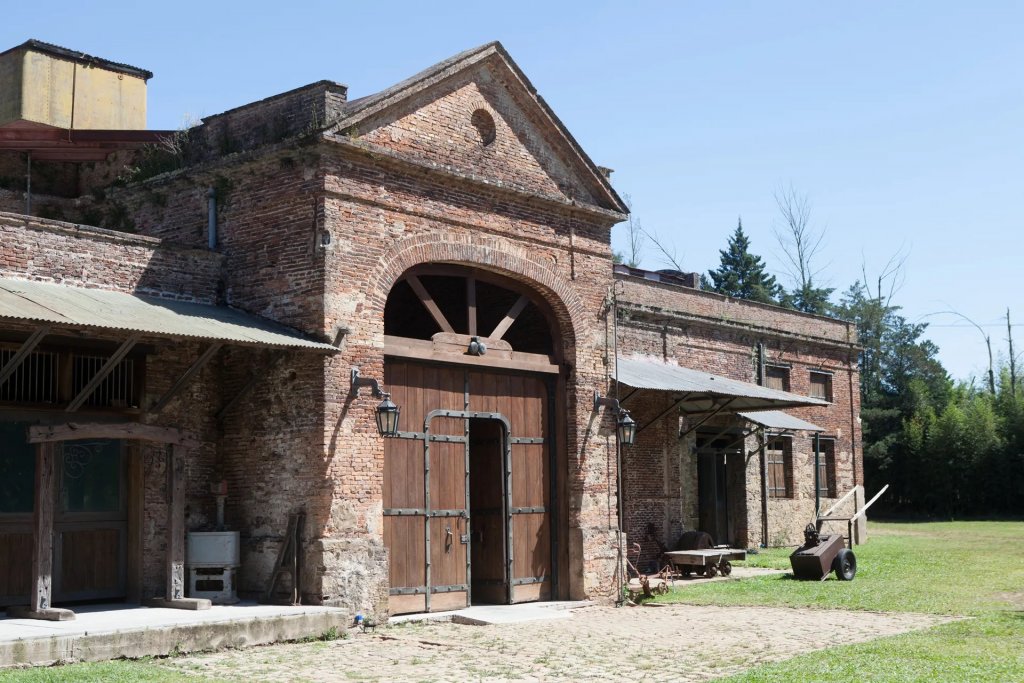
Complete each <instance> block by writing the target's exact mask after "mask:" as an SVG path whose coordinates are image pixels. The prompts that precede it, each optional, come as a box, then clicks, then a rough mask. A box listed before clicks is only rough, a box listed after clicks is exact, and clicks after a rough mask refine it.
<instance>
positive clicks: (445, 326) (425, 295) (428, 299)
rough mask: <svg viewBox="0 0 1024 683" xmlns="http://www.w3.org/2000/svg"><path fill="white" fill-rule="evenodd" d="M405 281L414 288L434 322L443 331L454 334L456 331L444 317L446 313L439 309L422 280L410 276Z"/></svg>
mask: <svg viewBox="0 0 1024 683" xmlns="http://www.w3.org/2000/svg"><path fill="white" fill-rule="evenodd" d="M405 281H406V282H408V283H409V286H410V287H412V291H413V292H415V293H416V296H417V297H418V298H419V300H420V302H421V303H422V304H423V306H424V307H425V308H426V309H427V311H428V312H429V313H430V316H431V317H432V318H433V319H434V322H435V323H437V325H438V327H440V328H441V331H442V332H454V331H455V329H454V328H453V327H452V326H451V324H450V323H449V322H448V319H447V318H445V317H444V313H442V312H441V309H440V308H438V307H437V303H435V301H434V298H433V297H432V296H430V292H428V291H427V289H426V287H424V286H423V283H422V282H420V279H419V278H418V277H416V276H415V275H409V276H407V277H406V278H405Z"/></svg>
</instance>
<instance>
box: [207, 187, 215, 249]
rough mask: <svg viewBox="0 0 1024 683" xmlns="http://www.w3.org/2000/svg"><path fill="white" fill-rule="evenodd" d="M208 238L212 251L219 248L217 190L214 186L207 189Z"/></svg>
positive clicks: (208, 244)
mask: <svg viewBox="0 0 1024 683" xmlns="http://www.w3.org/2000/svg"><path fill="white" fill-rule="evenodd" d="M206 210H207V218H206V238H207V246H208V247H209V248H210V251H214V250H215V249H216V248H217V191H216V190H214V189H213V188H212V187H211V188H210V189H209V190H207V191H206Z"/></svg>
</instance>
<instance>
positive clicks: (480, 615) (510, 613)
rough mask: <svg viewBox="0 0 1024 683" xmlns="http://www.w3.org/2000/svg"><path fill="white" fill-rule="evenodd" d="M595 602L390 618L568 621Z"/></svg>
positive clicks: (398, 620)
mask: <svg viewBox="0 0 1024 683" xmlns="http://www.w3.org/2000/svg"><path fill="white" fill-rule="evenodd" d="M593 604H595V603H594V602H593V601H592V600H577V601H553V602H525V603H521V604H518V605H473V606H471V607H466V608H464V609H460V610H452V611H450V612H429V613H420V614H400V615H398V616H394V617H391V618H390V619H388V624H402V623H409V622H420V621H452V622H455V623H457V624H469V625H474V626H485V625H488V624H518V623H522V622H527V621H550V620H554V619H568V618H569V617H570V616H572V614H571V610H574V609H579V608H581V607H589V606H591V605H593Z"/></svg>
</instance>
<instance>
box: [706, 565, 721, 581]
mask: <svg viewBox="0 0 1024 683" xmlns="http://www.w3.org/2000/svg"><path fill="white" fill-rule="evenodd" d="M716 574H718V567H717V566H715V565H713V564H709V565H708V566H706V567H704V575H705V576H707V577H708V578H709V579H713V578H715V575H716Z"/></svg>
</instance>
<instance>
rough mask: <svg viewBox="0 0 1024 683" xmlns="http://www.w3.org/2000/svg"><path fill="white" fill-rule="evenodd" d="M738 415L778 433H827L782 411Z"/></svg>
mask: <svg viewBox="0 0 1024 683" xmlns="http://www.w3.org/2000/svg"><path fill="white" fill-rule="evenodd" d="M737 414H738V415H739V416H740V417H742V418H743V419H744V420H746V421H748V422H753V423H754V424H756V425H759V426H761V427H764V428H766V429H769V430H773V431H777V432H795V431H804V432H823V431H825V430H824V429H822V428H821V427H819V426H818V425H816V424H814V423H812V422H807V421H806V420H801V419H800V418H798V417H793V416H792V415H790V414H789V413H784V412H782V411H781V410H759V411H757V412H742V413H737Z"/></svg>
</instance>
